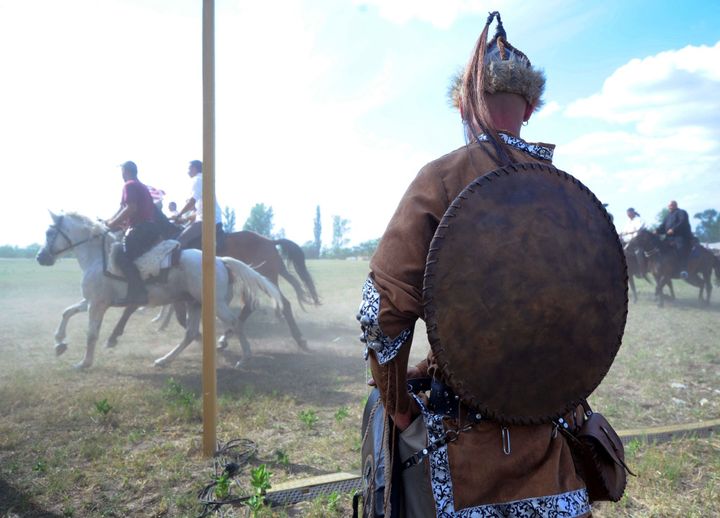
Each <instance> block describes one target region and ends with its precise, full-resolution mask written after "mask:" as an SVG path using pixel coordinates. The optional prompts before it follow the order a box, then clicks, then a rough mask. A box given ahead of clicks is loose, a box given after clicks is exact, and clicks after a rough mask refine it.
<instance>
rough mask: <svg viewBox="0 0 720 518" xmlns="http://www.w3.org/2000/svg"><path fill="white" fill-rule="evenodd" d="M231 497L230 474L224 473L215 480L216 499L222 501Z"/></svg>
mask: <svg viewBox="0 0 720 518" xmlns="http://www.w3.org/2000/svg"><path fill="white" fill-rule="evenodd" d="M229 495H230V474H229V473H228V472H227V471H223V472H222V474H221V475H220V476H219V477H217V478H216V479H215V497H216V498H219V499H220V500H222V499H224V498H227V497H228V496H229Z"/></svg>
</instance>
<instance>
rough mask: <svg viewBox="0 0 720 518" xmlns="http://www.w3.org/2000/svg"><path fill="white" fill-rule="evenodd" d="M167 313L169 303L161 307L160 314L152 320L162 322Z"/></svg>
mask: <svg viewBox="0 0 720 518" xmlns="http://www.w3.org/2000/svg"><path fill="white" fill-rule="evenodd" d="M166 314H167V304H166V305H164V306H163V307H161V308H160V311H158V314H157V315H155V316H154V317H153V319H152V320H151V321H150V322H160V320H162V319H164V318H165V315H166Z"/></svg>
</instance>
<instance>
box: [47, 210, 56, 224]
mask: <svg viewBox="0 0 720 518" xmlns="http://www.w3.org/2000/svg"><path fill="white" fill-rule="evenodd" d="M48 212H49V213H50V217H51V218H52V220H53V221H54V222H57V220H58V216H57V215H56V214H55V213H54V212H53V211H51V210H50V209H48Z"/></svg>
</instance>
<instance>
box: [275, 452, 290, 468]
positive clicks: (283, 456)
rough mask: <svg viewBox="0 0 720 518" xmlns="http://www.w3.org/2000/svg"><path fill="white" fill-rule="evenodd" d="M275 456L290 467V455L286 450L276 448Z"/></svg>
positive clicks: (279, 462)
mask: <svg viewBox="0 0 720 518" xmlns="http://www.w3.org/2000/svg"><path fill="white" fill-rule="evenodd" d="M275 458H276V459H277V462H278V464H281V465H282V466H285V467H288V466H289V465H290V456H289V455H288V454H287V453H286V452H285V451H284V450H275Z"/></svg>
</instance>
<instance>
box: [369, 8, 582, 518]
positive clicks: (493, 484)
mask: <svg viewBox="0 0 720 518" xmlns="http://www.w3.org/2000/svg"><path fill="white" fill-rule="evenodd" d="M494 18H497V22H498V29H497V33H496V35H495V37H494V38H492V40H491V41H489V42H488V29H489V27H490V24H491V23H492V21H493V19H494ZM544 87H545V76H544V73H543V72H542V71H541V70H539V69H538V68H536V67H534V66H533V65H532V64H531V62H530V60H529V59H528V57H527V56H526V55H525V54H524V53H523V52H521V51H520V50H518V49H516V48H515V47H513V46H512V45H511V44H510V43H509V42H508V41H507V36H506V34H505V31H504V29H503V27H502V23H501V21H500V16H499V14H498V13H491V15H490V17H489V18H488V21H487V24H486V25H485V28H484V30H483V31H482V34H481V35H480V37H479V39H478V42H477V44H476V46H475V49H474V51H473V53H472V56H471V58H470V60H469V62H468V63H467V65H466V67H465V68H464V71H463V72H462V74H460V75H458V76H457V77H456V78H455V81H454V83H453V85H452V87H451V89H450V92H449V93H450V97H451V98H452V101H453V104H454V105H455V106H456V107H457V108H458V109H459V111H460V114H461V117H462V121H463V124H464V127H465V134H466V142H467V144H466V145H465V146H463V147H461V148H459V149H457V150H455V151H451V152H450V153H448V154H446V155H444V156H442V157H441V158H438V159H437V160H434V161H432V162H430V163H429V164H427V165H426V166H425V167H423V168H422V169H421V170H420V172H419V173H418V175H417V176H416V178H415V179H414V180H413V181H412V183H411V184H410V185H409V187H408V188H407V191H406V192H405V194H404V195H403V198H402V199H401V201H400V203H399V205H398V207H397V209H396V211H395V213H394V215H393V216H392V218H391V220H390V222H389V223H388V225H387V228H386V230H385V232H384V234H383V236H382V238H381V240H380V243H379V246H378V248H377V251H376V252H375V254H374V255H373V257H372V259H371V261H370V273H369V275H368V278H367V280H366V282H365V284H364V286H363V289H362V302H361V305H360V310H359V313H358V315H357V318H358V320H359V322H360V325H361V329H362V337H361V341H362V342H364V344H365V356H366V359H367V361H368V362H369V366H370V369H371V371H372V380H371V382H370V384H371V385H375V386H377V388H378V389H379V394H380V399H381V403H382V406H383V407H384V410H385V412H386V415H387V416H388V417H389V420H388V421H387V423H388V425H387V427H388V428H389V430H388V429H386V430H385V438H384V440H385V441H386V442H385V444H386V448H385V452H386V458H385V460H384V462H385V466H386V468H385V471H386V475H387V477H386V480H385V489H384V493H380V494H381V496H382V500H383V501H382V502H378V501H375V502H371V503H370V504H364V505H366V508H365V509H364V515H365V516H376V515H378V514H380V513H381V512H380V511H378V509H382V512H383V513H384V516H388V517H389V516H408V517H410V516H411V517H430V516H444V517H445V516H448V517H449V516H463V517H464V516H468V517H469V516H513V517H520V516H536V517H544V516H546V517H549V516H565V517H580V516H582V517H584V516H590V512H591V508H590V502H589V498H588V493H587V490H586V487H585V483H584V482H583V480H582V479H581V478H580V477H579V476H578V474H577V473H576V471H575V467H574V464H573V459H572V457H571V452H570V449H569V447H568V444H567V442H566V440H565V438H564V437H563V436H562V434H557V433H554V430H553V425H552V424H550V423H547V424H537V425H536V424H529V425H518V426H510V427H508V428H505V427H503V426H501V425H499V423H498V422H494V421H492V420H489V419H488V420H486V419H481V420H479V421H478V422H474V423H473V424H472V425H471V426H469V427H467V429H463V430H461V432H462V433H458V434H457V435H456V436H455V437H454V439H452V438H451V439H449V440H448V441H447V443H446V444H440V445H439V446H438V444H436V443H433V444H434V446H433V448H430V446H428V444H429V443H428V433H429V428H428V427H429V426H430V425H429V424H428V423H430V420H429V418H428V416H432V415H434V414H432V412H433V409H432V408H429V407H428V408H429V409H428V408H424V407H423V408H421V404H422V401H423V400H422V398H419V399H416V398H415V397H414V396H413V395H412V394H410V393H409V392H408V390H407V388H406V387H407V382H408V379H410V378H421V377H429V378H432V380H433V383H435V382H436V381H437V382H443V381H444V380H443V374H442V369H441V367H442V365H439V362H438V361H437V359H436V358H435V357H434V355H433V352H432V350H431V351H429V353H428V356H427V358H426V359H425V360H424V361H422V362H421V363H420V364H418V365H416V366H409V365H408V362H409V356H410V349H411V345H412V340H413V331H414V329H415V323H416V321H417V320H418V319H423V318H425V313H424V308H423V276H424V272H425V268H426V258H427V256H428V252H429V247H430V243H431V241H432V240H433V236H434V234H435V232H436V230H437V227H438V225H439V222H440V220H441V219H442V218H443V215H444V214H445V212H446V210H447V209H448V207H449V205H450V204H451V203H452V202H453V200H454V199H455V198H456V197H457V195H458V194H459V193H461V191H463V189H464V188H465V187H466V186H467V185H468V184H470V183H471V182H473V181H474V180H475V179H476V178H478V177H479V176H482V175H483V174H485V173H487V172H490V171H493V170H496V169H498V168H500V167H503V166H505V165H508V164H512V163H528V162H530V163H534V162H537V163H540V164H550V163H551V161H552V157H553V150H554V146H553V145H551V144H546V143H531V142H526V141H525V140H523V139H522V138H521V136H520V132H521V129H522V126H523V124H524V123H527V121H528V120H529V119H530V118H531V116H532V114H533V113H534V112H535V111H536V110H537V109H538V108H539V107H540V106H541V105H542V102H543V101H542V94H543V91H544ZM433 390H435V389H434V388H433ZM445 395H446V396H447V388H446V389H445ZM430 399H432V391H431V395H430ZM446 399H450V400H451V404H450V406H453V404H452V398H447V397H446ZM425 403H427V401H425ZM455 406H457V407H460V408H462V405H460V404H455ZM436 411H437V410H436ZM425 412H429V413H425ZM438 412H439V411H438ZM457 412H458V414H459V413H460V412H461V410H457ZM447 415H450V414H447ZM423 416H425V419H424V418H423ZM440 417H442V416H440ZM446 417H447V416H446ZM445 422H447V421H445ZM441 426H442V425H441ZM396 434H398V437H399V438H398V440H397V443H395V442H394V440H393V439H392V438H393V437H395V436H396ZM511 438H512V442H510V441H511ZM387 441H389V443H388V442H387ZM387 456H389V457H390V458H387ZM393 457H396V458H393ZM398 458H399V461H400V462H399V463H398ZM408 459H411V460H413V462H409V461H408ZM403 463H404V464H405V465H404V466H403V469H402V475H401V476H400V477H391V476H390V473H391V472H392V470H393V468H392V466H395V465H397V464H401V465H402V464H403ZM397 485H399V486H401V488H402V491H403V492H404V498H401V499H400V500H399V501H398V500H396V499H393V498H391V494H392V493H393V491H394V489H393V486H397ZM379 498H380V496H377V497H376V500H377V499H379ZM368 506H370V507H374V509H368V508H367V507H368ZM393 506H394V507H393Z"/></svg>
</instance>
